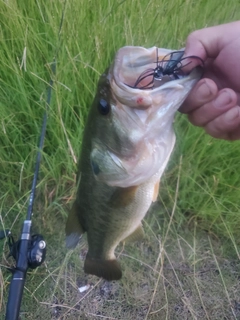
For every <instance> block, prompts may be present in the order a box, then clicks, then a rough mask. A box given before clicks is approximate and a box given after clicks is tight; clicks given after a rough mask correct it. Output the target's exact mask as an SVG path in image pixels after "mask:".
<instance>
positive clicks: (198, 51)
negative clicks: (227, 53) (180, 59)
mask: <svg viewBox="0 0 240 320" xmlns="http://www.w3.org/2000/svg"><path fill="white" fill-rule="evenodd" d="M239 27H240V21H235V22H231V23H227V24H222V25H218V26H214V27H210V28H204V29H200V30H196V31H194V32H192V33H191V34H190V35H189V36H188V38H187V42H186V48H185V54H184V56H191V55H196V56H199V57H200V58H201V59H203V60H206V59H207V58H216V57H217V56H218V54H219V52H220V51H221V50H222V49H223V47H224V46H225V45H226V43H227V42H229V39H232V38H233V37H235V36H236V37H237V36H238V34H237V33H236V34H234V33H233V30H238V29H239ZM223 34H224V37H223Z"/></svg>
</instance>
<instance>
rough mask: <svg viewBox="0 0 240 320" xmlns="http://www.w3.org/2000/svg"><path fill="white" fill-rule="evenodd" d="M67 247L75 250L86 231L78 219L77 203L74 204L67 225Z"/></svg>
mask: <svg viewBox="0 0 240 320" xmlns="http://www.w3.org/2000/svg"><path fill="white" fill-rule="evenodd" d="M65 231H66V246H67V248H75V247H76V245H77V244H78V242H79V240H80V238H81V235H82V234H83V233H84V230H83V228H82V226H81V224H80V222H79V219H78V209H77V203H76V202H74V204H73V206H72V208H71V210H70V212H69V215H68V218H67V223H66V228H65Z"/></svg>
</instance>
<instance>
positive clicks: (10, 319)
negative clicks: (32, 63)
mask: <svg viewBox="0 0 240 320" xmlns="http://www.w3.org/2000/svg"><path fill="white" fill-rule="evenodd" d="M55 69H56V63H55V61H54V63H53V67H52V71H53V73H54V74H55ZM52 86H53V80H52V79H51V80H50V82H49V86H48V94H47V101H46V110H45V113H44V117H43V123H42V130H41V135H40V142H39V148H38V152H37V159H36V164H35V170H34V175H33V181H32V188H31V192H30V197H29V204H28V210H27V216H26V220H24V222H23V226H22V233H21V236H20V239H19V240H18V241H16V242H14V240H13V237H12V236H11V234H9V231H8V234H7V236H8V237H9V241H8V242H9V247H10V255H11V256H13V258H14V259H15V260H16V266H15V268H13V269H12V272H13V275H12V280H11V284H10V288H9V295H8V302H7V309H6V318H5V319H6V320H18V319H19V312H20V306H21V301H22V296H23V289H24V284H25V280H26V274H27V271H28V268H31V269H35V268H37V267H39V266H40V265H41V264H42V263H43V262H44V260H45V256H46V242H45V241H44V238H43V236H42V235H41V234H35V235H31V226H32V213H33V204H34V199H35V192H36V186H37V180H38V173H39V168H40V162H41V153H42V151H43V143H44V138H45V134H46V126H47V113H48V111H49V105H50V101H51V93H52ZM5 234H6V232H5Z"/></svg>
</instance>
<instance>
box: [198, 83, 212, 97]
mask: <svg viewBox="0 0 240 320" xmlns="http://www.w3.org/2000/svg"><path fill="white" fill-rule="evenodd" d="M197 94H198V95H199V97H201V99H202V98H203V97H204V98H207V97H209V96H210V95H211V94H212V91H211V89H210V88H209V86H208V85H207V83H206V81H204V82H202V83H201V85H200V87H199V88H198V89H197Z"/></svg>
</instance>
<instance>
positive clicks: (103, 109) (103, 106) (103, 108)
mask: <svg viewBox="0 0 240 320" xmlns="http://www.w3.org/2000/svg"><path fill="white" fill-rule="evenodd" d="M98 111H99V112H100V113H101V114H102V115H103V116H106V115H107V114H108V113H109V112H110V104H109V103H108V102H107V101H106V100H104V99H100V100H99V103H98Z"/></svg>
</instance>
